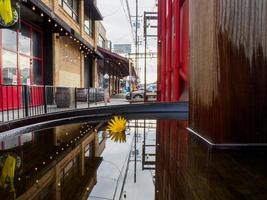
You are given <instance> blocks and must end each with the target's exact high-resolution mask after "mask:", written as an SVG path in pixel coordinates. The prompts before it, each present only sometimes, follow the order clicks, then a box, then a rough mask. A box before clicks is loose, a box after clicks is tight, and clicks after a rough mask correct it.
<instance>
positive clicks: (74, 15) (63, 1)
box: [59, 0, 79, 22]
mask: <svg viewBox="0 0 267 200" xmlns="http://www.w3.org/2000/svg"><path fill="white" fill-rule="evenodd" d="M59 5H61V6H62V7H63V9H64V10H65V11H66V12H67V13H68V14H69V15H70V16H71V18H72V19H74V20H75V21H76V22H79V15H78V14H77V12H76V11H75V10H74V9H73V7H72V6H71V5H69V3H68V2H67V1H66V0H60V1H59Z"/></svg>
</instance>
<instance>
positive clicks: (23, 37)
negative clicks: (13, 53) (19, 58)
mask: <svg viewBox="0 0 267 200" xmlns="http://www.w3.org/2000/svg"><path fill="white" fill-rule="evenodd" d="M30 36H31V34H30V29H29V28H28V27H26V26H21V30H20V34H19V52H20V53H23V54H25V55H30V54H31V38H30Z"/></svg>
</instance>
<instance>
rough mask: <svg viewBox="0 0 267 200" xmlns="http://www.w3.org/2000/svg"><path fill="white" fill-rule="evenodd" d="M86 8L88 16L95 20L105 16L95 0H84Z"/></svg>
mask: <svg viewBox="0 0 267 200" xmlns="http://www.w3.org/2000/svg"><path fill="white" fill-rule="evenodd" d="M84 10H85V13H86V14H87V16H90V17H92V19H93V20H99V21H100V20H103V16H102V14H101V12H100V11H99V9H98V8H97V6H96V5H95V3H94V1H93V0H85V1H84Z"/></svg>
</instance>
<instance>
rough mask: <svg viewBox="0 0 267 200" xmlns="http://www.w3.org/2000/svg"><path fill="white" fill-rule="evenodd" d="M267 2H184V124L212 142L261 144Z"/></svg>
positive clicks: (266, 115)
mask: <svg viewBox="0 0 267 200" xmlns="http://www.w3.org/2000/svg"><path fill="white" fill-rule="evenodd" d="M266 21H267V0H202V1H199V0H191V1H190V122H189V126H190V127H191V128H192V129H193V130H194V131H196V132H198V133H199V134H201V135H202V136H204V137H205V138H206V139H208V140H210V141H211V142H213V143H264V142H267V123H266V120H267V25H266Z"/></svg>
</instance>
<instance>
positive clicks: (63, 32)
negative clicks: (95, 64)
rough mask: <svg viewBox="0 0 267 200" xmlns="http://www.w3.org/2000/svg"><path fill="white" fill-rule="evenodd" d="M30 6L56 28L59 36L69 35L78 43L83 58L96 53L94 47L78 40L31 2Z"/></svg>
mask: <svg viewBox="0 0 267 200" xmlns="http://www.w3.org/2000/svg"><path fill="white" fill-rule="evenodd" d="M31 8H32V11H34V12H36V13H38V14H39V15H40V16H41V17H42V18H45V20H47V22H48V24H50V26H51V27H53V29H56V31H57V33H59V37H61V36H65V37H69V39H71V40H72V41H73V42H76V43H77V45H79V50H80V52H81V53H82V54H83V55H84V57H85V58H86V57H87V56H89V55H93V54H95V53H96V51H95V49H94V48H93V49H91V48H89V47H88V46H87V45H86V44H85V43H84V42H82V41H80V40H79V39H78V38H77V37H75V36H74V34H72V33H70V32H68V31H67V30H65V29H64V27H62V26H61V25H59V24H58V23H57V22H56V21H55V20H53V19H51V18H50V17H49V16H48V15H47V14H46V13H44V12H43V11H42V10H40V9H39V8H37V7H36V6H35V5H33V4H32V5H31Z"/></svg>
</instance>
